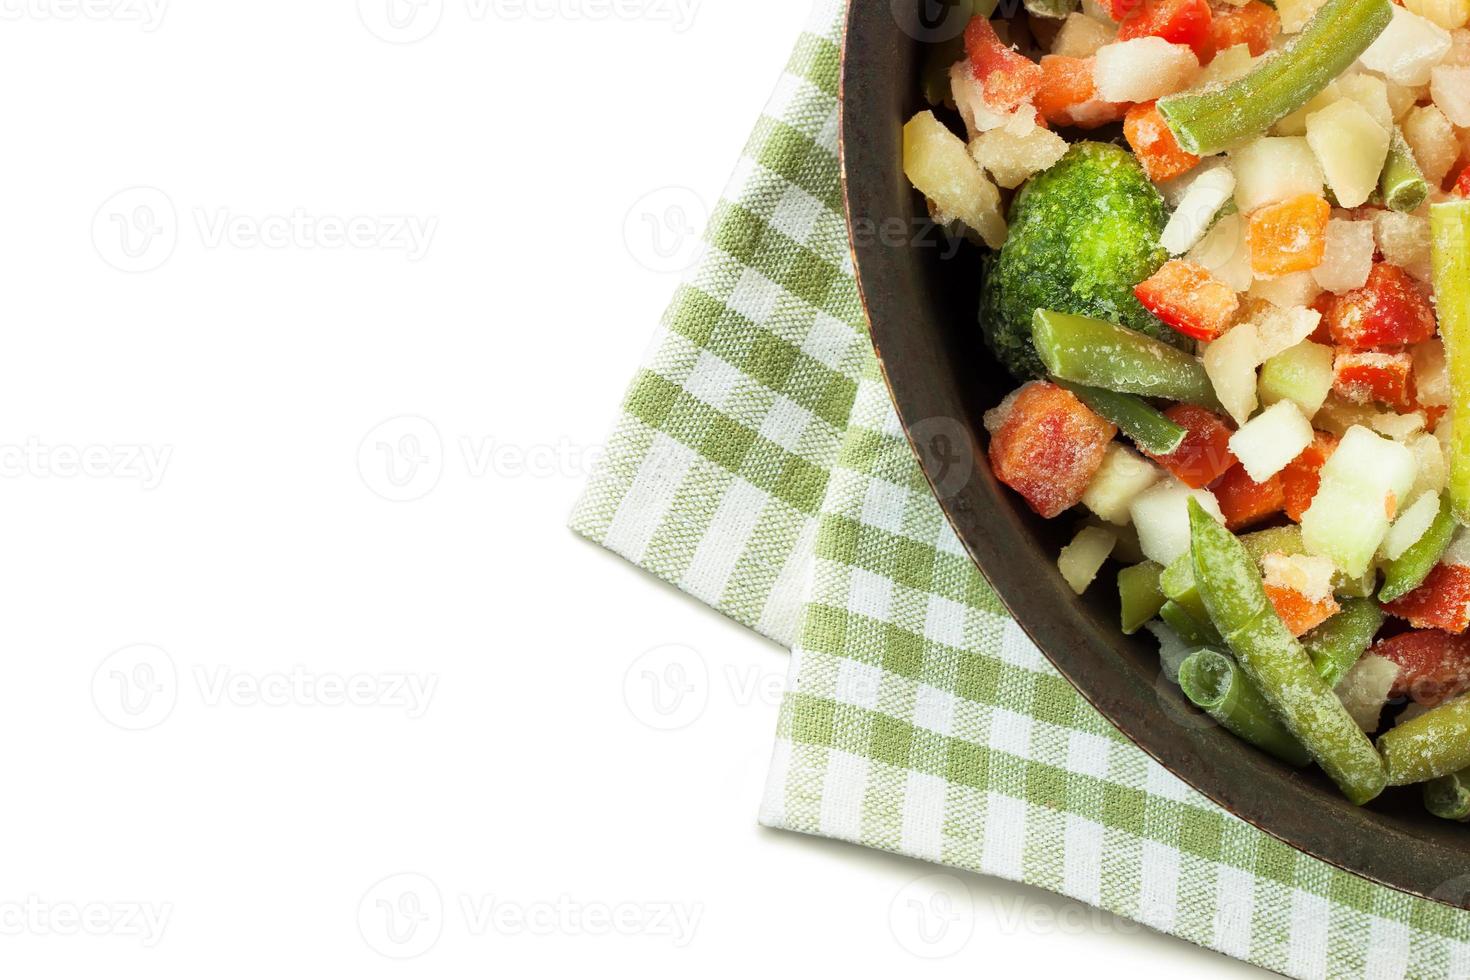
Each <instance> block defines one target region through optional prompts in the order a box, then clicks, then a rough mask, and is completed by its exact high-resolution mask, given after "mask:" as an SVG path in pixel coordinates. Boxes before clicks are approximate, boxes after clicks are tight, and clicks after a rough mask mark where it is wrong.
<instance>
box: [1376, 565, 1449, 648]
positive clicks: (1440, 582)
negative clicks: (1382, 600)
mask: <svg viewBox="0 0 1470 980" xmlns="http://www.w3.org/2000/svg"><path fill="white" fill-rule="evenodd" d="M1383 608H1384V609H1385V610H1386V611H1387V612H1388V613H1389V615H1392V616H1397V617H1398V618H1399V619H1406V620H1408V621H1409V625H1410V626H1414V627H1416V628H1418V629H1438V630H1444V631H1445V632H1446V633H1463V632H1465V629H1466V628H1467V627H1470V568H1466V567H1465V566H1464V565H1446V564H1445V563H1443V562H1441V563H1439V564H1438V565H1435V566H1434V570H1433V571H1431V572H1430V573H1429V577H1428V578H1426V579H1425V580H1424V584H1423V585H1421V586H1419V587H1418V588H1417V589H1415V590H1414V591H1413V592H1410V593H1409V594H1408V595H1405V596H1400V597H1399V598H1397V599H1395V600H1394V601H1393V602H1390V603H1387V604H1385V605H1384V607H1383Z"/></svg>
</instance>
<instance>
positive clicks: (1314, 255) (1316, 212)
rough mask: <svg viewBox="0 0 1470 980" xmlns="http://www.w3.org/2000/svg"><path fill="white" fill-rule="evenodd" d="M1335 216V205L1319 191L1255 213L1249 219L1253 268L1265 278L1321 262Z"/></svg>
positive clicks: (1288, 273) (1308, 267)
mask: <svg viewBox="0 0 1470 980" xmlns="http://www.w3.org/2000/svg"><path fill="white" fill-rule="evenodd" d="M1331 217H1332V206H1331V205H1330V204H1328V203H1327V199H1326V198H1324V197H1321V196H1319V195H1317V194H1302V195H1300V196H1298V197H1293V198H1291V199H1290V200H1286V201H1281V202H1280V203H1277V204H1268V205H1266V206H1265V207H1263V208H1261V209H1260V210H1258V211H1255V212H1253V213H1252V214H1251V216H1250V218H1249V221H1248V225H1249V230H1248V236H1249V243H1250V254H1251V271H1253V272H1254V273H1255V274H1256V275H1257V276H1258V277H1263V278H1265V277H1273V276H1286V275H1290V274H1291V273H1293V272H1307V271H1309V270H1311V269H1315V268H1316V267H1317V266H1319V265H1321V264H1322V257H1323V256H1324V255H1326V254H1327V222H1328V220H1329V219H1330V218H1331Z"/></svg>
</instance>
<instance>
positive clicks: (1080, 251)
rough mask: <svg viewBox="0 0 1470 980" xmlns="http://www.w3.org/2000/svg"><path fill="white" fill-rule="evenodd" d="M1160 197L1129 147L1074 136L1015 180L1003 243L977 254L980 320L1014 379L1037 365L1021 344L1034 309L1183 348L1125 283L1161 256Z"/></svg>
mask: <svg viewBox="0 0 1470 980" xmlns="http://www.w3.org/2000/svg"><path fill="white" fill-rule="evenodd" d="M1166 217H1167V216H1166V215H1165V212H1164V200H1163V198H1162V197H1160V196H1159V192H1158V191H1157V190H1155V189H1154V186H1153V184H1151V183H1149V180H1148V177H1147V176H1146V175H1145V174H1144V172H1143V168H1142V167H1140V166H1139V164H1138V161H1137V160H1135V159H1134V158H1133V155H1132V154H1130V153H1129V152H1128V151H1126V150H1124V149H1122V148H1121V147H1117V146H1113V145H1111V144H1108V143H1078V144H1075V145H1074V146H1073V147H1072V148H1071V149H1070V150H1068V151H1067V155H1066V156H1064V157H1062V159H1061V160H1060V161H1059V162H1058V163H1057V164H1056V165H1055V166H1053V167H1051V168H1050V169H1049V170H1046V171H1044V172H1042V173H1040V174H1037V175H1036V176H1035V177H1033V178H1031V180H1030V181H1029V182H1028V183H1027V184H1026V186H1025V187H1024V188H1022V190H1021V193H1020V194H1018V195H1016V199H1015V201H1014V202H1012V204H1011V211H1010V233H1009V237H1008V238H1007V239H1006V243H1005V247H1004V248H1002V249H1001V250H1000V252H999V254H997V255H992V256H990V257H989V258H988V259H987V269H986V277H985V287H984V293H983V296H982V298H981V301H980V325H981V328H982V329H983V330H984V332H985V339H986V342H987V343H988V344H989V346H990V349H991V350H992V351H994V352H995V356H996V357H998V358H1000V360H1001V363H1002V364H1004V365H1005V366H1006V368H1007V369H1009V370H1010V372H1011V373H1012V374H1014V375H1015V376H1016V377H1018V378H1034V377H1040V376H1043V375H1044V374H1045V373H1046V372H1045V369H1044V368H1043V367H1042V364H1041V359H1040V358H1039V357H1037V356H1036V351H1035V350H1034V349H1033V348H1032V346H1031V318H1032V314H1034V313H1035V312H1036V310H1038V309H1047V310H1055V311H1057V312H1059V313H1075V314H1078V315H1080V316H1091V317H1096V318H1098V319H1101V320H1109V321H1112V322H1113V323H1121V324H1123V325H1124V326H1128V327H1132V328H1133V329H1135V330H1139V331H1142V332H1143V333H1146V334H1148V335H1149V336H1151V337H1157V338H1159V339H1160V340H1164V341H1167V342H1169V343H1171V344H1177V345H1180V346H1183V345H1184V344H1185V343H1186V340H1185V338H1183V337H1181V336H1180V335H1179V334H1177V333H1175V332H1174V331H1173V330H1171V329H1169V327H1167V326H1166V325H1165V324H1164V323H1162V322H1161V321H1160V320H1158V319H1157V318H1156V317H1154V316H1153V314H1151V313H1149V312H1148V311H1147V310H1145V309H1144V308H1143V305H1142V304H1141V303H1139V302H1138V299H1137V298H1136V297H1135V296H1134V295H1133V287H1134V286H1136V285H1138V284H1139V283H1140V282H1142V281H1143V280H1145V279H1147V278H1148V277H1149V276H1151V275H1153V274H1154V273H1155V272H1156V271H1158V268H1159V266H1161V265H1163V264H1164V262H1165V261H1166V260H1167V259H1168V257H1169V256H1168V254H1167V253H1166V252H1165V251H1164V249H1163V247H1162V246H1160V244H1159V238H1160V236H1161V235H1162V234H1163V231H1164V224H1165V220H1166Z"/></svg>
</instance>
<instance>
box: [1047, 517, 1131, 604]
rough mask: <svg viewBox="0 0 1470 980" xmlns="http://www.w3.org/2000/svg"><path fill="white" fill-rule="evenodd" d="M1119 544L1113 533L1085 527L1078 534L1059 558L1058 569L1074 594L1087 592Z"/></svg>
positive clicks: (1098, 528)
mask: <svg viewBox="0 0 1470 980" xmlns="http://www.w3.org/2000/svg"><path fill="white" fill-rule="evenodd" d="M1117 542H1118V536H1117V535H1116V534H1114V533H1113V532H1112V531H1106V530H1103V529H1102V528H1100V527H1084V528H1083V529H1082V530H1081V531H1079V532H1077V536H1076V537H1075V538H1073V539H1072V543H1071V544H1069V545H1067V546H1066V547H1064V548H1063V549H1062V551H1061V554H1060V555H1059V556H1058V557H1057V568H1058V569H1059V570H1060V571H1061V573H1062V578H1064V579H1065V580H1066V582H1067V585H1068V586H1070V587H1071V589H1072V591H1073V592H1075V593H1077V594H1078V595H1081V594H1082V593H1084V592H1086V591H1087V587H1088V586H1089V585H1091V584H1092V582H1093V580H1094V579H1096V578H1097V573H1098V571H1099V570H1100V569H1101V568H1102V567H1103V563H1104V562H1106V561H1107V560H1108V555H1110V554H1112V551H1113V546H1114V545H1115V544H1117Z"/></svg>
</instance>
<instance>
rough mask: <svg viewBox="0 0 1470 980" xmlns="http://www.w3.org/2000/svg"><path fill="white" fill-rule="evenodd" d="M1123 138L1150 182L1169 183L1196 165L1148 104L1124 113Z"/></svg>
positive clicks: (1192, 155) (1154, 109)
mask: <svg viewBox="0 0 1470 980" xmlns="http://www.w3.org/2000/svg"><path fill="white" fill-rule="evenodd" d="M1123 135H1124V136H1126V137H1127V138H1128V145H1129V146H1131V147H1133V153H1134V155H1135V156H1137V157H1138V162H1139V163H1141V164H1143V169H1144V170H1145V171H1146V172H1147V173H1148V175H1149V178H1150V179H1151V180H1154V181H1157V182H1163V181H1166V180H1170V179H1172V178H1174V177H1178V176H1179V175H1180V174H1183V173H1188V172H1189V171H1190V170H1193V169H1194V167H1195V165H1196V164H1198V163H1199V157H1197V156H1195V155H1194V154H1193V153H1186V152H1185V151H1184V150H1182V149H1180V148H1179V141H1178V140H1176V139H1175V138H1174V131H1173V130H1171V129H1170V128H1169V126H1168V124H1166V123H1165V122H1164V117H1163V116H1162V115H1160V114H1159V110H1158V108H1157V107H1156V106H1155V105H1154V103H1152V102H1145V103H1142V104H1141V105H1136V106H1134V107H1133V108H1132V109H1129V110H1128V114H1127V115H1126V116H1125V117H1124V119H1123Z"/></svg>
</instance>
